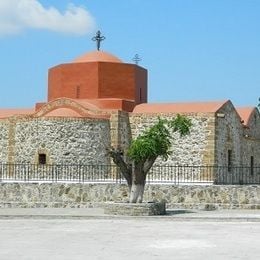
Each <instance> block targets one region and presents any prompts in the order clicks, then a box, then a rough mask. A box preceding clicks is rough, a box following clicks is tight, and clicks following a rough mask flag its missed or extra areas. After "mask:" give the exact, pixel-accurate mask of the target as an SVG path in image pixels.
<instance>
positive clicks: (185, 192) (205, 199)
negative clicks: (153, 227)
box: [0, 183, 260, 209]
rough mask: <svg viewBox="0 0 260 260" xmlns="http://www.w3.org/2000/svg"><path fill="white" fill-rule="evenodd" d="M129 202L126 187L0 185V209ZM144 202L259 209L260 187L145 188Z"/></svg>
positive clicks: (108, 185)
mask: <svg viewBox="0 0 260 260" xmlns="http://www.w3.org/2000/svg"><path fill="white" fill-rule="evenodd" d="M127 199H128V189H127V186H126V185H120V184H76V183H75V184H62V183H49V184H48V183H42V184H39V183H0V207H25V208H26V207H98V206H102V205H103V204H104V202H109V201H116V202H122V201H123V202H124V201H127ZM144 201H165V202H166V207H167V208H194V209H213V208H224V209H227V208H243V209H260V185H256V186H250V185H244V186H228V185H226V186H224V185H223V186H222V185H219V186H218V185H208V186H199V185H196V186H195V185H194V186H191V185H186V186H185V185H183V186H175V185H147V186H146V190H145V196H144Z"/></svg>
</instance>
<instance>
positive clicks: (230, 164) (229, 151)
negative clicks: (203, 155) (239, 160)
mask: <svg viewBox="0 0 260 260" xmlns="http://www.w3.org/2000/svg"><path fill="white" fill-rule="evenodd" d="M231 166H232V150H228V171H229V172H230V171H231Z"/></svg>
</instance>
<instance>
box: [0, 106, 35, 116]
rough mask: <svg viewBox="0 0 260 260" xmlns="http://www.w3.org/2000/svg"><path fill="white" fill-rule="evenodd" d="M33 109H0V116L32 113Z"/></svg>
mask: <svg viewBox="0 0 260 260" xmlns="http://www.w3.org/2000/svg"><path fill="white" fill-rule="evenodd" d="M34 112H35V110H34V109H33V108H21V109H18V108H10V109H0V118H7V117H10V116H15V115H30V114H33V113H34Z"/></svg>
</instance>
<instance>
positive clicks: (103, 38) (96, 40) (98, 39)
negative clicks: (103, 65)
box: [92, 30, 106, 51]
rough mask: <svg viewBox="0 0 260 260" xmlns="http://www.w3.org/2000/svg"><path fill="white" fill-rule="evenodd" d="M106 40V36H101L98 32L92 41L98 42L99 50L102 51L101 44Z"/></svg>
mask: <svg viewBox="0 0 260 260" xmlns="http://www.w3.org/2000/svg"><path fill="white" fill-rule="evenodd" d="M105 39H106V37H105V36H101V32H100V31H99V30H98V31H97V33H96V36H94V37H93V38H92V41H95V42H97V50H98V51H99V50H100V43H101V42H102V41H104V40H105Z"/></svg>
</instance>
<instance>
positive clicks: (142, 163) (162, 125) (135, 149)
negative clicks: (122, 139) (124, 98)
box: [109, 114, 191, 203]
mask: <svg viewBox="0 0 260 260" xmlns="http://www.w3.org/2000/svg"><path fill="white" fill-rule="evenodd" d="M190 127H191V120H190V119H188V118H187V117H185V116H181V115H179V114H178V115H177V116H176V118H174V119H172V120H167V119H161V118H158V122H157V123H155V124H154V125H153V126H151V127H150V128H149V129H147V130H146V131H145V132H144V133H143V134H141V135H139V136H138V137H137V138H136V139H134V140H132V142H131V144H130V147H129V149H128V151H127V154H126V159H125V158H124V155H123V152H122V150H121V149H120V148H117V149H115V148H111V149H110V150H109V154H110V156H111V157H112V159H113V161H114V163H115V164H116V165H117V166H118V167H119V169H120V171H121V174H122V175H123V176H124V178H125V179H126V181H127V185H128V188H129V192H130V198H129V202H130V203H136V202H139V203H141V202H142V200H143V193H144V187H145V181H146V176H147V174H148V172H149V170H150V169H151V167H152V166H153V164H154V162H155V160H156V159H157V157H159V156H161V157H162V158H163V159H164V160H167V158H168V156H169V155H170V154H171V151H170V148H171V140H172V139H173V136H172V133H173V132H179V133H180V135H181V136H184V135H186V134H188V133H189V132H190Z"/></svg>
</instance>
